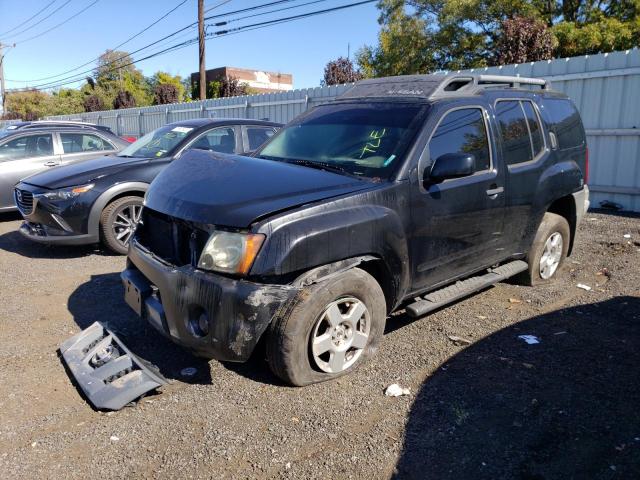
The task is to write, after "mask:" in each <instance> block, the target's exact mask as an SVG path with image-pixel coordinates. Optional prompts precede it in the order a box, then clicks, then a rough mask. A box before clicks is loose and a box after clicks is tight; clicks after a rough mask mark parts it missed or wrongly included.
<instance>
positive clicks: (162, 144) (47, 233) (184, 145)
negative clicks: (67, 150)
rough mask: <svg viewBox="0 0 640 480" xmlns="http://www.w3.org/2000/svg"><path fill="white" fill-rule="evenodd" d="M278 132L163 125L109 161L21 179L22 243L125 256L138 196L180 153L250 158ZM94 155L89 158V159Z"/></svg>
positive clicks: (237, 122) (209, 122) (271, 126)
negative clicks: (103, 249)
mask: <svg viewBox="0 0 640 480" xmlns="http://www.w3.org/2000/svg"><path fill="white" fill-rule="evenodd" d="M280 126H281V124H279V123H274V122H266V121H261V120H245V119H221V118H220V119H193V120H184V121H181V122H175V123H171V124H169V125H165V126H164V127H161V128H159V129H157V130H154V131H153V132H150V133H148V134H146V135H144V136H143V137H142V138H140V139H139V140H138V141H136V142H135V143H132V144H130V145H129V146H128V147H126V148H125V149H124V150H122V151H121V152H119V153H118V154H116V155H115V156H114V155H105V156H101V157H98V158H93V159H91V160H85V161H83V162H79V163H76V164H73V165H68V166H63V167H59V168H56V169H53V170H50V171H46V172H42V173H38V174H36V175H32V176H30V177H28V178H25V179H23V180H22V181H21V182H20V183H19V184H18V185H16V187H15V189H14V199H15V203H16V205H17V207H18V209H19V210H20V213H22V215H23V217H24V219H25V222H24V223H23V224H22V226H21V227H20V233H22V234H23V235H24V236H25V237H26V238H28V239H30V240H33V241H36V242H40V243H50V244H58V245H79V244H91V243H97V242H99V241H102V242H104V244H105V245H106V246H107V247H108V248H109V249H111V250H112V251H114V252H116V253H121V254H125V253H127V247H128V244H129V238H130V237H131V234H132V233H133V229H134V226H135V224H136V222H137V221H138V220H139V218H140V211H141V210H142V199H143V196H144V193H145V192H146V190H147V188H148V187H149V184H150V183H151V181H152V180H153V179H154V178H155V176H156V175H157V174H158V173H160V171H162V170H163V169H164V168H165V167H166V166H167V165H169V164H170V163H171V162H172V161H173V160H175V159H177V158H179V157H180V156H181V155H182V154H183V153H184V152H185V151H186V150H187V149H190V148H193V149H199V150H207V151H213V152H220V153H244V154H246V153H250V152H251V151H253V150H255V149H257V148H258V147H259V146H260V145H261V144H262V143H264V142H265V141H266V140H267V139H268V138H269V137H271V136H272V135H273V134H274V133H275V132H276V130H277V129H278V128H279V127H280ZM94 157H95V153H94Z"/></svg>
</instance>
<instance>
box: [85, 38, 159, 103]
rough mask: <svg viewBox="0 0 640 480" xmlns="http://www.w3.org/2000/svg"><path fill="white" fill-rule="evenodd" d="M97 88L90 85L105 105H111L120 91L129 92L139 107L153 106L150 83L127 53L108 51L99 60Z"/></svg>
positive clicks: (95, 73)
mask: <svg viewBox="0 0 640 480" xmlns="http://www.w3.org/2000/svg"><path fill="white" fill-rule="evenodd" d="M93 77H94V80H95V88H92V87H91V85H89V88H90V89H92V90H93V93H94V94H95V95H98V96H99V97H100V98H101V99H102V101H103V102H104V104H105V105H111V104H113V102H114V101H115V98H116V95H118V92H120V91H126V92H129V93H130V94H131V95H132V96H133V98H134V99H135V103H136V105H137V106H139V107H144V106H148V105H151V102H152V99H153V90H152V88H151V87H150V85H149V83H148V82H147V81H146V79H145V78H144V75H142V72H141V71H140V70H138V69H137V68H136V67H135V65H133V63H132V59H131V56H130V55H129V54H128V53H127V52H122V51H118V50H107V51H106V52H104V53H103V54H102V55H100V57H99V58H98V64H97V67H96V69H95V70H94V71H93Z"/></svg>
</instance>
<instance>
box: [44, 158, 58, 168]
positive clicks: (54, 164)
mask: <svg viewBox="0 0 640 480" xmlns="http://www.w3.org/2000/svg"><path fill="white" fill-rule="evenodd" d="M57 165H59V163H58V162H54V161H53V160H49V161H48V162H47V163H45V164H44V166H45V167H55V166H57Z"/></svg>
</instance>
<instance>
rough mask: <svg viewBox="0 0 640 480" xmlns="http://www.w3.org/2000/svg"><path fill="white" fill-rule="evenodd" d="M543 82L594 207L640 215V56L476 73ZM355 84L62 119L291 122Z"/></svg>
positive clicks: (134, 124)
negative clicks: (569, 130) (578, 138)
mask: <svg viewBox="0 0 640 480" xmlns="http://www.w3.org/2000/svg"><path fill="white" fill-rule="evenodd" d="M470 71H471V72H475V73H489V74H502V75H520V76H528V77H542V78H546V79H548V80H551V82H552V86H553V88H554V89H556V90H560V91H562V92H565V93H566V94H567V95H569V97H571V99H572V100H573V101H574V102H575V103H576V105H577V107H578V109H579V110H580V113H581V115H582V119H583V121H584V124H585V128H586V129H587V137H588V143H589V151H590V167H591V172H590V180H589V183H590V186H591V191H592V205H593V206H599V205H600V202H602V201H605V200H609V201H613V202H616V203H619V204H621V205H622V206H623V207H624V208H625V209H627V210H634V211H640V51H639V50H638V49H637V48H636V49H633V50H629V51H625V52H613V53H608V54H606V53H605V54H599V55H588V56H583V57H573V58H567V59H556V60H549V61H542V62H532V63H528V64H521V65H507V66H502V67H490V68H484V69H476V70H470ZM348 88H349V86H345V85H340V86H333V87H323V88H320V87H318V88H313V89H304V90H294V91H291V92H286V93H274V94H266V95H252V96H246V97H234V98H225V99H215V100H214V99H212V100H205V101H203V102H190V103H181V104H173V105H161V106H154V107H145V108H131V109H123V110H112V111H107V112H93V113H85V114H81V115H63V116H57V117H49V118H51V119H54V118H55V119H60V120H62V119H67V120H70V119H74V120H84V121H88V122H94V123H98V124H100V125H107V126H109V127H111V129H112V130H113V131H114V132H117V133H118V134H119V135H142V134H144V133H147V132H149V131H151V130H154V129H156V128H158V127H160V126H162V125H164V124H166V123H169V122H175V121H178V120H185V119H189V118H196V117H241V118H253V119H269V120H272V121H276V122H282V123H286V122H288V121H290V120H291V119H293V118H294V117H295V116H296V115H298V114H300V113H302V112H303V111H305V110H306V109H308V108H310V107H312V106H315V105H318V104H321V103H325V102H328V101H330V100H332V99H333V98H335V97H336V96H337V95H339V94H341V93H342V92H344V91H345V90H347V89H348Z"/></svg>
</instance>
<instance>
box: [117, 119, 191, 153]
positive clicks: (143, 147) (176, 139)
mask: <svg viewBox="0 0 640 480" xmlns="http://www.w3.org/2000/svg"><path fill="white" fill-rule="evenodd" d="M192 130H193V127H180V126H175V125H167V126H166V127H162V128H159V129H157V130H154V131H153V132H150V133H147V134H146V135H144V136H143V137H141V138H140V139H139V140H137V141H135V142H133V143H132V144H131V145H129V146H128V147H127V148H125V149H124V150H122V151H121V152H120V153H119V154H118V156H119V157H136V158H150V157H166V156H168V155H171V153H172V152H173V150H174V148H175V147H176V146H177V145H178V144H179V143H180V142H181V141H182V140H183V139H184V138H185V137H186V136H187V135H189V133H191V131H192Z"/></svg>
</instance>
